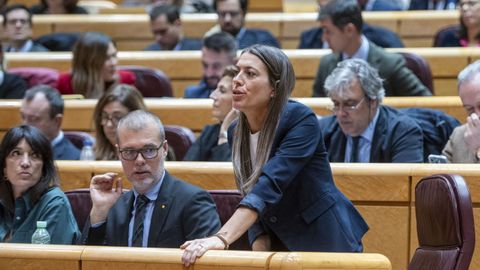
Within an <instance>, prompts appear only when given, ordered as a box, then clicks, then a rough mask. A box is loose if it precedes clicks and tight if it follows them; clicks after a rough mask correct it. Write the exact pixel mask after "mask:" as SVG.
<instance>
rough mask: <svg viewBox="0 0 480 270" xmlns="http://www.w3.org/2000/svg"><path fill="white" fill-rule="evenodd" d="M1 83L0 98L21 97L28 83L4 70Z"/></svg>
mask: <svg viewBox="0 0 480 270" xmlns="http://www.w3.org/2000/svg"><path fill="white" fill-rule="evenodd" d="M3 74H4V77H3V83H2V84H0V99H2V98H4V99H22V98H23V96H24V95H25V91H26V90H27V89H28V84H27V83H26V82H25V80H23V79H22V78H21V77H20V76H17V75H15V74H9V73H7V72H4V73H3Z"/></svg>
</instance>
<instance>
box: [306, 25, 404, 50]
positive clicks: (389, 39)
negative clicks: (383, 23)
mask: <svg viewBox="0 0 480 270" xmlns="http://www.w3.org/2000/svg"><path fill="white" fill-rule="evenodd" d="M362 33H363V34H364V35H365V36H366V37H367V38H368V40H370V41H371V42H373V43H375V44H376V45H377V46H380V47H382V48H403V43H402V40H401V39H400V38H399V37H398V36H397V34H395V33H394V32H392V31H390V30H388V29H386V28H383V27H379V26H373V25H369V24H366V23H364V24H363V29H362ZM322 35H323V30H322V28H320V27H313V28H311V29H308V30H306V31H303V32H302V34H301V35H300V45H299V46H298V48H299V49H321V48H323V41H322Z"/></svg>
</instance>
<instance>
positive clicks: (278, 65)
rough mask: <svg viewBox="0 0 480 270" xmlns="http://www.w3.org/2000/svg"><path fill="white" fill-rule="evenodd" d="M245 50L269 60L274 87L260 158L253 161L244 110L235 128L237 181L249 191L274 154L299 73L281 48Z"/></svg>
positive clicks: (268, 47) (261, 137) (268, 66)
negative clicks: (274, 147)
mask: <svg viewBox="0 0 480 270" xmlns="http://www.w3.org/2000/svg"><path fill="white" fill-rule="evenodd" d="M244 53H249V54H252V55H255V56H256V57H258V58H259V59H260V60H261V61H262V62H263V64H265V66H266V67H267V70H268V80H269V82H270V85H271V86H272V88H273V91H274V95H273V97H272V99H271V100H270V103H269V104H268V112H267V116H266V118H265V121H264V124H263V126H262V128H261V129H260V134H259V138H258V144H257V149H256V153H257V154H256V160H254V161H253V162H252V157H251V156H250V149H249V147H248V145H250V128H249V125H248V121H247V117H246V116H245V114H244V113H240V116H239V119H238V124H237V127H236V129H235V131H234V137H233V155H232V156H233V158H232V160H233V169H234V172H235V181H236V184H237V188H238V189H239V190H241V191H242V192H243V193H244V194H245V193H247V192H249V191H250V190H251V189H252V187H253V185H255V184H256V183H257V181H258V178H259V177H260V175H261V174H262V169H263V166H264V165H265V163H266V162H267V161H268V159H269V158H270V152H271V148H272V144H273V140H274V139H275V133H276V130H277V126H278V123H279V121H280V114H281V113H282V110H283V109H284V107H285V106H286V104H287V102H288V99H289V98H290V95H291V93H292V91H293V88H294V87H295V73H294V71H293V67H292V64H291V63H290V60H288V57H287V56H286V55H285V54H284V53H283V52H282V51H281V50H280V49H277V48H274V47H270V46H265V45H253V46H251V47H248V48H246V49H245V50H244V51H243V52H242V54H244ZM252 164H253V166H252Z"/></svg>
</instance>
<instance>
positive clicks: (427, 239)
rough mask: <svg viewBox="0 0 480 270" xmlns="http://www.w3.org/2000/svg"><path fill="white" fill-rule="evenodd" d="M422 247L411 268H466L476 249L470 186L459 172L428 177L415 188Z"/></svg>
mask: <svg viewBox="0 0 480 270" xmlns="http://www.w3.org/2000/svg"><path fill="white" fill-rule="evenodd" d="M415 214H416V218H417V235H418V242H419V247H418V248H417V250H416V251H415V254H414V255H413V258H412V261H411V262H410V265H409V268H408V269H410V270H416V269H419V270H420V269H436V270H443V269H444V270H464V269H465V270H466V269H468V267H469V265H470V261H471V259H472V255H473V250H474V248H475V227H474V221H473V210H472V202H471V199H470V193H469V191H468V187H467V185H466V183H465V181H464V180H463V178H462V177H461V176H459V175H449V174H442V175H433V176H429V177H425V178H423V179H422V180H420V182H419V183H418V184H417V186H416V187H415Z"/></svg>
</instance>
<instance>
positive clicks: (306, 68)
mask: <svg viewBox="0 0 480 270" xmlns="http://www.w3.org/2000/svg"><path fill="white" fill-rule="evenodd" d="M284 51H285V53H286V54H287V55H288V57H289V59H290V61H291V62H292V65H293V68H294V70H295V76H296V79H297V81H296V87H295V91H293V96H295V97H310V96H311V95H312V86H313V82H314V80H315V77H316V72H317V69H318V65H319V64H320V61H321V58H322V56H324V55H326V54H328V53H330V50H324V49H319V50H284ZM387 51H390V52H413V53H417V54H419V55H421V56H423V57H424V58H425V59H426V60H427V61H428V63H429V64H430V68H431V70H432V76H433V82H434V87H435V94H436V95H438V96H455V95H457V85H456V84H457V80H456V78H457V75H458V73H459V72H460V71H461V70H462V69H463V68H465V67H466V66H467V65H468V64H470V63H472V62H473V61H475V60H476V59H480V51H479V50H477V49H475V48H403V49H387ZM71 58H72V56H71V53H67V52H64V53H58V52H57V53H53V52H49V53H28V54H25V53H6V54H5V66H6V68H7V69H8V68H14V67H35V66H37V67H49V68H53V69H57V70H59V71H69V70H70V68H71ZM118 58H119V65H140V66H145V67H150V68H155V69H160V70H162V71H163V72H165V74H167V76H169V77H170V79H171V81H172V86H173V90H174V96H175V97H183V91H184V89H185V87H186V86H188V85H197V84H198V82H199V80H200V78H201V77H202V67H201V53H200V51H175V52H159V51H157V52H140V51H135V52H130V51H124V52H119V54H118Z"/></svg>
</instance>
